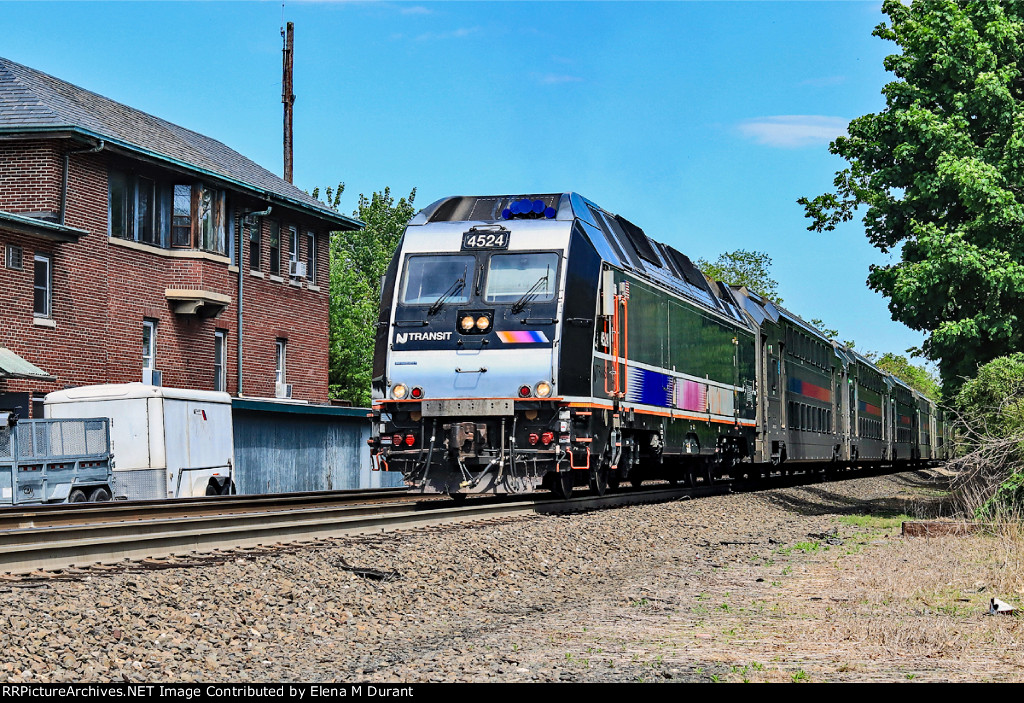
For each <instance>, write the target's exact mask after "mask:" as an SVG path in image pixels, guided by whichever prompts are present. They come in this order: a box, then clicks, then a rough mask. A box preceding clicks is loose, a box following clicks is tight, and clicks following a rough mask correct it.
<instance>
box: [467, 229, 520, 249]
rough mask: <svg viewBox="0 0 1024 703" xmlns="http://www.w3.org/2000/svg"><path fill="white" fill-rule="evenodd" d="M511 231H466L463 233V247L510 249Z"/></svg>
mask: <svg viewBox="0 0 1024 703" xmlns="http://www.w3.org/2000/svg"><path fill="white" fill-rule="evenodd" d="M510 234H511V232H466V233H465V234H463V235H462V248H463V250H466V249H508V240H509V236H510Z"/></svg>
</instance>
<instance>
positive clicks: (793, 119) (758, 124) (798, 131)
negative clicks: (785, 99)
mask: <svg viewBox="0 0 1024 703" xmlns="http://www.w3.org/2000/svg"><path fill="white" fill-rule="evenodd" d="M849 123H850V121H849V120H848V119H846V118H844V117H827V116H825V115H774V116H769V117H756V118H754V119H752V120H746V121H744V122H741V123H740V124H739V130H740V133H741V134H742V135H743V136H745V137H747V138H748V139H752V140H754V141H755V142H757V143H758V144H764V145H766V146H777V147H782V148H784V149H795V148H799V147H802V146H812V145H815V144H828V143H829V142H830V141H832V140H833V139H835V138H836V137H838V136H840V135H843V134H846V126H847V125H848V124H849Z"/></svg>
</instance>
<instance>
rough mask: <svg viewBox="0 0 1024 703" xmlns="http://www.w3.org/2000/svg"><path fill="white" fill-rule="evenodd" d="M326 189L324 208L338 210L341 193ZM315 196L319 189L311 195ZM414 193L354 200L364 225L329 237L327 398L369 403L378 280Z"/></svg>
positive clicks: (386, 192)
mask: <svg viewBox="0 0 1024 703" xmlns="http://www.w3.org/2000/svg"><path fill="white" fill-rule="evenodd" d="M344 188H345V186H344V184H339V185H338V188H337V190H335V191H333V192H332V191H331V189H330V188H328V189H327V200H326V202H327V204H328V205H329V206H331V207H334V208H337V206H338V203H339V202H340V199H341V193H342V191H344ZM313 194H314V197H316V196H318V195H319V190H314V191H313ZM415 198H416V189H415V188H414V189H413V190H412V192H410V193H409V196H408V198H399V200H398V201H397V202H395V199H394V197H392V195H391V189H390V188H385V189H384V190H383V191H382V192H375V193H373V195H372V196H370V197H369V198H368V197H366V196H365V195H360V196H359V204H358V206H357V207H356V209H355V211H354V212H353V213H352V215H353V216H354V217H357V218H358V219H360V220H362V221H363V222H364V223H366V227H365V228H363V229H361V230H357V231H354V232H332V233H331V265H330V266H331V301H330V353H329V363H330V394H331V397H332V398H340V399H344V400H348V401H350V402H351V403H352V404H353V405H358V406H367V405H369V403H370V377H371V374H372V368H373V340H374V331H375V330H376V325H377V314H378V308H379V306H380V279H381V276H383V275H384V273H385V272H386V271H387V267H388V263H390V261H391V257H392V255H393V254H394V252H395V249H396V248H397V247H398V242H399V240H400V239H401V238H402V232H403V231H404V230H405V225H406V223H407V222H408V221H409V219H410V218H412V216H413V215H414V214H415V210H414V209H413V201H414V200H415Z"/></svg>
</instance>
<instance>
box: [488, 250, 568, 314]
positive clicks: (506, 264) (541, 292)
mask: <svg viewBox="0 0 1024 703" xmlns="http://www.w3.org/2000/svg"><path fill="white" fill-rule="evenodd" d="M558 259H559V255H558V254H556V253H555V252H515V253H509V254H494V255H493V256H491V260H490V263H489V265H488V269H487V287H486V290H485V293H484V300H485V301H486V302H488V303H514V302H517V301H519V300H521V299H524V298H526V297H528V301H529V302H544V301H548V300H552V299H554V297H555V287H556V286H557V282H558V279H557V273H558ZM524 302H526V301H524Z"/></svg>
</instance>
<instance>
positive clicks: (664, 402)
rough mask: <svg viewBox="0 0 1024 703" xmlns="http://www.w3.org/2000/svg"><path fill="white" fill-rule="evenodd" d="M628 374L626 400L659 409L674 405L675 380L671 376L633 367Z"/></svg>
mask: <svg viewBox="0 0 1024 703" xmlns="http://www.w3.org/2000/svg"><path fill="white" fill-rule="evenodd" d="M628 373H629V377H628V379H627V388H626V400H628V401H629V402H631V403H642V404H643V405H655V406H657V407H660V408H668V407H672V406H673V405H674V402H673V401H674V398H675V392H674V391H675V379H673V378H672V377H671V376H669V375H667V374H663V373H658V372H657V371H649V370H647V369H640V368H635V367H634V368H631V369H629V372H628Z"/></svg>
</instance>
